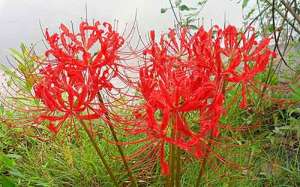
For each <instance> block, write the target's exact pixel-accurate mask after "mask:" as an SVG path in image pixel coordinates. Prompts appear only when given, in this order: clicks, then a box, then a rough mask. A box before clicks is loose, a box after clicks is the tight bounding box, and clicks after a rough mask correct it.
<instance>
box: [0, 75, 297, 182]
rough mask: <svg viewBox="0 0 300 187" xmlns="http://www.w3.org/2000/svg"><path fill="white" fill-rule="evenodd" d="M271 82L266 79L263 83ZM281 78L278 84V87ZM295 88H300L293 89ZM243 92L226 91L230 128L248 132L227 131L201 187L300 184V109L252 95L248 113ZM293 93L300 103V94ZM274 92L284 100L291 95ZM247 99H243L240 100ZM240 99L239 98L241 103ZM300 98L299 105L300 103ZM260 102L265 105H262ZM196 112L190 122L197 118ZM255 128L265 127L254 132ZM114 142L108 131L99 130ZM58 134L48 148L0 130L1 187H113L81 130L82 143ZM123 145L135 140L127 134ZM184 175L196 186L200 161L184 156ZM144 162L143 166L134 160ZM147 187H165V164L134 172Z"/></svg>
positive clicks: (108, 148) (111, 152)
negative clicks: (235, 101) (162, 169)
mask: <svg viewBox="0 0 300 187" xmlns="http://www.w3.org/2000/svg"><path fill="white" fill-rule="evenodd" d="M259 78H260V79H263V78H264V75H262V76H261V77H259ZM277 82H278V81H277V80H276V77H275V79H274V80H272V85H276V84H277ZM293 87H295V88H297V85H295V84H294V83H293ZM240 89H241V88H240V87H239V86H237V87H236V89H233V90H232V91H231V92H229V93H227V97H228V99H227V101H228V103H226V106H227V108H228V110H227V114H226V117H224V118H222V123H223V124H229V125H230V126H231V127H233V128H236V127H244V130H242V131H236V130H233V129H228V130H223V131H222V132H221V133H222V135H223V136H222V137H227V138H222V139H219V140H217V141H218V142H220V143H221V144H220V145H218V146H216V147H215V148H214V151H216V152H218V153H219V154H220V155H221V156H222V158H224V161H223V162H222V160H220V159H216V158H215V157H213V155H212V154H211V155H212V157H211V158H210V159H208V161H207V163H208V165H207V166H206V169H205V172H204V173H205V174H204V176H203V177H202V178H201V186H224V187H227V186H230V187H231V186H237V187H244V186H245V187H247V186H257V187H260V186H300V145H299V140H300V117H299V114H300V111H299V106H297V105H290V106H286V107H285V108H281V107H278V106H277V105H276V104H274V103H272V102H270V101H268V100H260V98H259V96H258V95H257V94H253V93H252V94H251V95H250V96H249V98H252V100H253V102H252V103H250V105H249V107H248V108H247V109H246V110H241V109H240V108H239V107H238V105H231V104H230V103H231V100H232V99H234V98H236V96H237V93H238V90H240ZM294 90H295V92H294V93H293V94H294V95H293V94H291V96H292V97H294V98H295V99H296V101H299V98H300V97H299V93H300V92H299V91H300V90H298V89H294ZM267 94H271V95H273V96H274V95H275V96H276V97H277V98H285V97H286V95H285V93H280V92H275V93H272V92H271V93H270V92H268V93H267ZM238 97H240V96H238ZM238 99H240V98H238ZM297 99H298V100H297ZM258 103H259V104H258ZM0 114H1V115H4V116H12V115H14V114H12V113H11V112H10V111H4V109H3V108H2V107H0ZM197 115H198V114H197V113H194V114H191V116H190V118H189V119H190V120H191V121H194V120H197ZM256 123H258V124H260V126H258V127H256V128H251V126H252V125H255V124H256ZM100 130H101V134H102V135H103V136H105V137H107V136H109V134H110V133H109V130H108V129H100ZM101 134H99V135H98V136H97V137H96V141H97V143H98V144H99V146H100V148H101V149H102V150H103V152H105V153H106V154H105V156H106V160H108V161H109V163H110V167H111V168H113V171H114V173H115V175H116V176H117V178H118V179H119V180H120V181H122V182H123V185H124V186H128V184H129V181H128V177H127V175H126V171H125V169H124V167H123V165H122V162H121V161H120V160H118V159H115V157H116V156H117V155H118V151H117V149H116V147H115V146H114V145H110V144H107V143H106V142H105V141H104V140H103V139H101V136H102V135H101ZM65 139H66V137H65V136H64V134H59V135H58V137H57V138H56V139H55V140H54V141H50V142H41V141H38V140H36V139H33V138H30V137H27V136H23V135H22V133H21V132H20V131H19V130H17V129H10V128H7V127H5V126H4V125H0V186H1V185H2V186H5V187H6V186H8V187H10V186H105V187H106V186H107V187H109V186H113V185H112V183H111V180H110V178H109V176H108V175H107V173H106V171H105V169H104V167H103V165H102V163H101V162H100V160H99V159H98V157H97V155H96V153H95V150H94V148H93V147H92V145H91V143H90V141H89V139H88V137H87V136H86V134H85V133H84V132H83V131H80V138H79V139H71V140H68V141H65ZM119 139H120V140H121V141H127V140H128V139H129V138H128V137H126V136H120V137H119ZM137 148H138V146H137V145H132V146H125V151H126V153H127V154H129V153H132V152H134V151H135V150H136V149H137ZM181 160H182V163H183V164H182V166H183V175H182V178H181V184H182V186H194V185H195V183H196V180H197V177H198V173H199V170H200V161H201V160H196V159H194V158H193V157H192V156H190V155H188V154H184V155H182V157H181ZM134 161H137V160H134ZM134 173H135V174H136V175H138V176H139V181H138V182H139V185H140V186H155V187H156V186H164V183H165V179H164V177H162V176H161V175H160V168H159V164H154V165H152V167H147V168H144V169H143V168H135V169H134Z"/></svg>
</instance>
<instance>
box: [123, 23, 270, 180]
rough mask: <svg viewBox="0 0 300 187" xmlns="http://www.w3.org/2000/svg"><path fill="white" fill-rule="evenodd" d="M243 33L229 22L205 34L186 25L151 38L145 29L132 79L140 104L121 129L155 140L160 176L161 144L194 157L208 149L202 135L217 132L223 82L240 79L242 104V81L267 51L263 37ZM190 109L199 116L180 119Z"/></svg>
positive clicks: (165, 169)
mask: <svg viewBox="0 0 300 187" xmlns="http://www.w3.org/2000/svg"><path fill="white" fill-rule="evenodd" d="M247 34H249V33H246V34H244V33H239V32H237V30H236V28H235V27H233V26H228V27H227V28H225V29H224V30H222V29H219V28H218V27H217V26H215V27H214V28H212V29H211V30H210V31H208V32H207V31H205V30H204V29H203V28H202V27H201V28H199V30H198V32H196V33H195V34H194V35H192V36H189V35H188V34H187V30H186V29H181V30H180V33H179V34H178V35H179V36H178V35H177V34H176V31H175V30H170V31H169V33H168V34H167V37H166V36H165V35H163V36H162V37H161V39H160V41H159V42H156V41H155V33H154V31H151V32H150V45H149V47H148V48H147V49H146V50H145V51H144V55H145V56H146V58H145V60H144V62H145V64H144V65H143V67H142V68H141V69H140V81H139V83H138V88H139V90H140V92H141V94H142V96H143V99H144V100H145V102H144V104H142V105H141V106H139V107H137V110H135V111H134V115H135V118H136V120H137V121H136V122H135V124H134V125H133V127H129V128H128V129H127V130H129V132H130V133H133V134H146V136H147V137H148V140H149V141H159V142H160V143H157V144H156V146H160V151H159V156H160V164H161V167H162V171H163V173H164V174H168V172H169V168H168V163H167V162H166V160H165V144H166V143H168V144H173V145H176V146H177V147H179V148H181V149H183V150H185V151H188V152H190V153H192V154H193V155H195V156H196V157H197V158H200V157H203V156H205V154H204V153H205V152H207V150H211V148H210V143H208V142H210V141H209V140H208V139H211V138H212V137H216V136H218V131H219V130H218V123H219V120H220V118H221V116H222V114H223V112H224V109H223V103H224V97H225V87H226V84H227V83H228V82H234V83H242V85H243V88H242V95H243V100H242V102H241V106H245V104H246V93H245V89H246V85H247V82H249V81H251V80H253V78H254V76H255V75H256V74H258V73H260V72H262V71H264V70H265V68H266V65H267V64H268V62H269V59H270V56H271V55H273V52H272V51H271V50H269V49H268V48H267V45H268V43H269V39H263V40H262V41H261V42H258V41H256V39H255V33H253V34H252V35H251V37H250V39H247V38H246V35H247ZM240 42H241V43H240ZM192 112H196V113H198V114H199V117H198V124H196V125H195V124H192V123H191V122H190V121H189V119H188V118H187V117H186V116H187V115H188V114H189V113H192Z"/></svg>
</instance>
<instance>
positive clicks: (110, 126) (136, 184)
mask: <svg viewBox="0 0 300 187" xmlns="http://www.w3.org/2000/svg"><path fill="white" fill-rule="evenodd" d="M98 99H99V101H100V103H101V104H102V105H103V98H102V96H101V94H100V93H98ZM103 107H104V106H103ZM105 117H106V119H107V123H108V124H107V125H108V126H109V129H110V132H111V134H112V136H113V139H114V141H115V143H116V146H117V149H118V151H119V153H120V155H121V158H122V161H123V164H124V166H125V168H126V170H127V173H128V176H129V178H130V181H131V182H132V184H133V186H135V187H138V183H137V180H136V178H135V177H134V176H133V174H132V171H131V169H130V167H129V165H128V163H127V160H126V158H125V154H124V151H123V149H122V147H121V146H120V145H119V144H118V142H119V140H118V137H117V134H116V131H115V129H114V127H113V125H112V123H111V120H110V117H109V115H108V113H107V112H106V113H105Z"/></svg>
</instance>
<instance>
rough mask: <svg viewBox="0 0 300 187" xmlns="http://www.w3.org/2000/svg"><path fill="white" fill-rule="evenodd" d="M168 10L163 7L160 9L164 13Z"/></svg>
mask: <svg viewBox="0 0 300 187" xmlns="http://www.w3.org/2000/svg"><path fill="white" fill-rule="evenodd" d="M167 10H168V9H166V8H161V9H160V13H162V14H163V13H165V12H167Z"/></svg>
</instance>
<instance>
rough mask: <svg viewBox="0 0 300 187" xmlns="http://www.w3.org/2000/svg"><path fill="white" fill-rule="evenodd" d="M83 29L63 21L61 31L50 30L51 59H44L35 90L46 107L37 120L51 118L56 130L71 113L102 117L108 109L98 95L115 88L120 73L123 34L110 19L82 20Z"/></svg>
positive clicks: (89, 117) (86, 117)
mask: <svg viewBox="0 0 300 187" xmlns="http://www.w3.org/2000/svg"><path fill="white" fill-rule="evenodd" d="M79 29H80V32H79V33H77V34H75V33H72V32H71V31H70V30H69V29H68V28H67V27H66V26H65V25H63V24H62V25H61V26H60V30H61V32H60V34H57V33H55V34H53V35H50V34H49V33H48V31H46V40H47V42H48V44H49V46H50V48H49V49H48V50H47V51H46V53H45V55H46V57H47V60H46V61H42V62H40V63H41V65H42V66H41V69H40V72H39V76H40V81H39V82H37V83H36V84H35V85H34V93H35V97H36V98H38V99H40V100H41V101H42V102H43V104H44V105H45V108H46V109H45V112H43V113H41V114H40V116H39V118H38V119H37V120H36V122H38V123H40V122H43V121H45V120H46V121H49V122H50V125H49V127H48V128H49V130H50V131H52V132H53V133H57V132H58V131H59V130H60V128H61V127H62V125H63V123H64V122H65V120H66V119H68V118H70V117H75V118H77V119H79V120H83V119H88V120H91V119H99V118H100V117H101V116H102V115H103V114H104V113H105V110H106V109H105V108H104V107H102V106H103V105H102V104H99V100H97V97H96V96H97V94H98V93H99V92H100V91H101V90H103V89H108V90H111V89H112V88H113V85H112V83H111V79H112V78H114V77H115V76H117V74H118V68H117V61H118V60H119V56H118V50H119V48H120V47H121V46H122V45H123V43H124V40H123V38H122V37H121V36H120V35H119V34H118V33H117V32H115V31H114V30H113V29H112V27H111V25H110V24H109V23H104V24H103V25H100V23H99V22H96V23H94V24H93V25H89V24H88V23H86V22H82V23H81V24H80V27H79Z"/></svg>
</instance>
